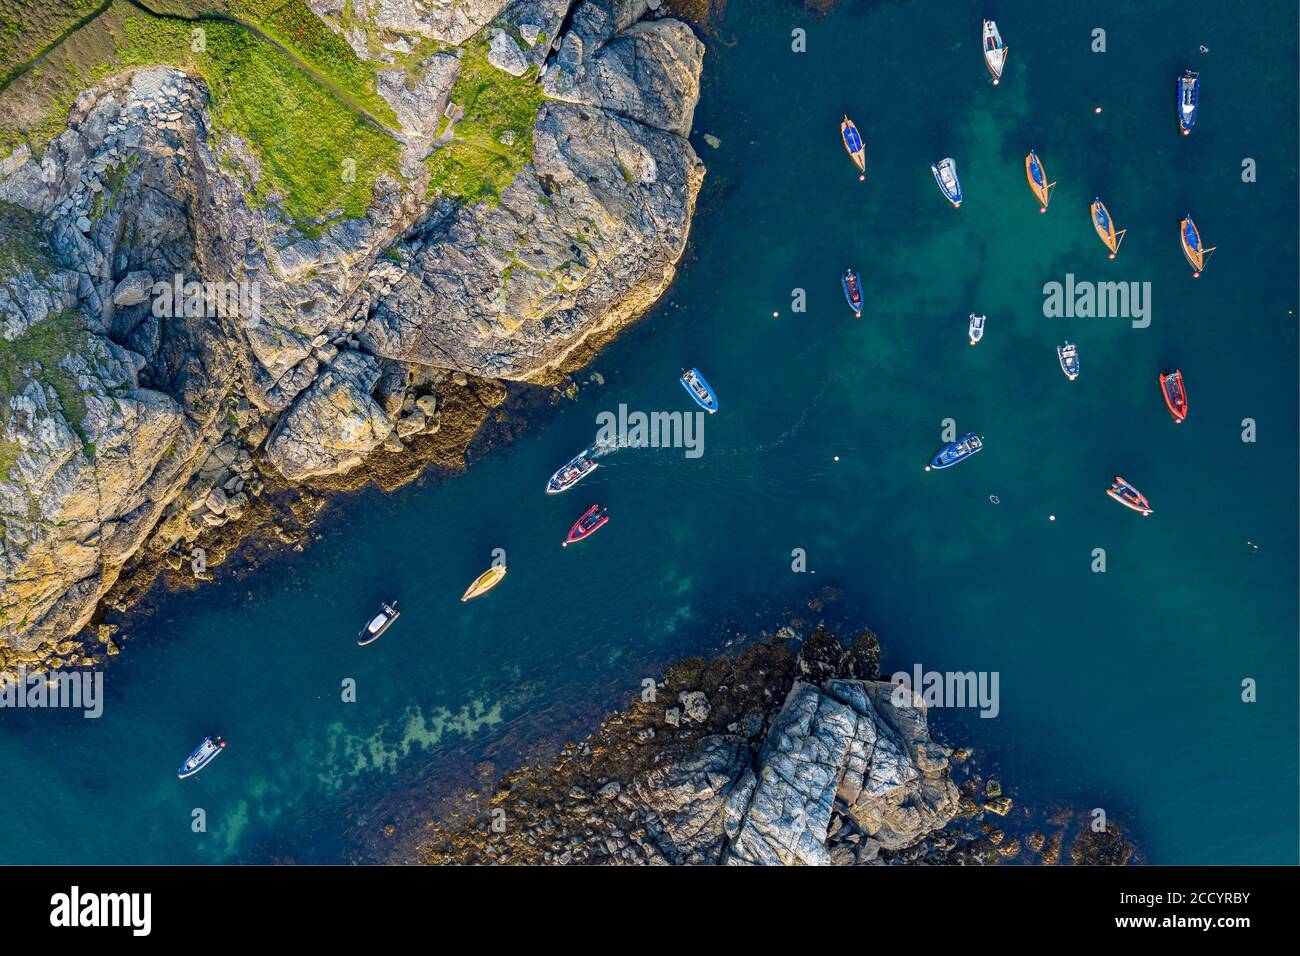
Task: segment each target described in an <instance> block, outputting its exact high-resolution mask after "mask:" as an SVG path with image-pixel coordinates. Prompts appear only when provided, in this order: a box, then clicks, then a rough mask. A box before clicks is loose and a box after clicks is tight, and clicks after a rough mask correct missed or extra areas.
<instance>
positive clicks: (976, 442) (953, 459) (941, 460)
mask: <svg viewBox="0 0 1300 956" xmlns="http://www.w3.org/2000/svg"><path fill="white" fill-rule="evenodd" d="M983 448H984V439H982V438H980V436H979V435H976V434H975V433H974V432H967V433H966V434H965V435H962V436H961V438H958V439H957V440H956V441H950V442H948V444H946V445H944V446H943V447H942V448H940V449H939V452H938V454H936V455H935V456H934V457H933V458H931V459H930V464H929V466H928V467H927V468H926V469H925V470H926V471H929V470H930V469H931V468H951V467H952V466H953V465H955V464H957V462H959V461H965V460H966V459H967V458H969V457H970V456H971V455H974V454H975V453H976V452H978V451H981V450H982V449H983Z"/></svg>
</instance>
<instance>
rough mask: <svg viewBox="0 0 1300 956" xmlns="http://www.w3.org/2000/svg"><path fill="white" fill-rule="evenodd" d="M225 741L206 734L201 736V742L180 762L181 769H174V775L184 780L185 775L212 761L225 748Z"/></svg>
mask: <svg viewBox="0 0 1300 956" xmlns="http://www.w3.org/2000/svg"><path fill="white" fill-rule="evenodd" d="M225 746H226V742H225V741H224V740H222V739H221V738H220V737H216V736H213V735H212V734H208V735H207V736H206V737H204V738H203V742H202V743H200V744H199V745H198V746H197V747H195V748H194V752H193V753H192V754H190V755H189V756H188V757H186V758H185V762H184V763H183V764H181V769H180V770H178V771H176V776H178V777H180V778H181V779H182V780H184V779H185V778H186V777H192V776H194V775H195V774H196V773H198V772H199V771H200V770H202V769H203V768H204V767H206V766H207V765H208V764H210V763H212V761H214V760H216V759H217V756H218V755H219V754H220V753H221V751H222V750H223V749H225Z"/></svg>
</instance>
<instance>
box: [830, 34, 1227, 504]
mask: <svg viewBox="0 0 1300 956" xmlns="http://www.w3.org/2000/svg"><path fill="white" fill-rule="evenodd" d="M982 49H983V54H984V63H985V66H986V67H987V68H988V71H989V73H990V75H991V76H992V77H993V85H994V86H997V85H998V84H999V83H1001V81H1002V74H1003V71H1004V69H1005V68H1006V60H1007V46H1006V44H1005V43H1004V42H1003V40H1002V35H1001V33H1000V32H999V30H998V26H997V23H996V22H994V21H993V20H985V21H984V22H983V41H982ZM1177 94H1178V109H1177V117H1178V125H1179V128H1180V129H1181V131H1182V133H1183V135H1184V136H1186V135H1188V134H1190V133H1191V131H1192V127H1193V126H1195V125H1196V120H1197V114H1198V111H1199V105H1200V74H1199V73H1196V72H1194V71H1192V70H1187V71H1185V72H1184V73H1183V74H1182V75H1181V76H1179V77H1178V84H1177ZM1097 112H1101V108H1100V107H1098V108H1097ZM840 138H841V140H842V142H843V145H844V149H845V151H846V152H848V154H849V157H850V158H851V159H852V160H853V163H854V165H855V166H856V167H857V168H858V170H859V172H860V173H861V175H859V177H858V178H859V180H865V179H866V175H865V174H866V171H867V170H866V143H865V140H864V139H863V137H862V134H861V131H860V130H859V129H858V127H857V125H856V124H855V123H854V122H853V120H851V119H850V118H849V117H848V115H847V114H845V116H844V119H843V120H842V121H841V123H840ZM930 171H931V173H932V174H933V176H934V180H935V183H936V184H937V185H938V187H939V191H940V192H941V193H942V194H943V196H944V198H945V199H947V200H948V202H949V203H951V204H952V207H953V208H954V209H957V208H960V206H961V204H962V199H963V192H962V186H961V180H960V179H959V178H958V176H957V163H956V161H955V160H953V159H952V158H951V157H945V158H944V159H941V160H939V161H938V162H937V163H932V164H931V165H930ZM1025 180H1026V182H1028V184H1029V189H1030V192H1031V193H1032V194H1033V196H1034V198H1035V200H1037V202H1038V204H1039V209H1038V211H1039V212H1040V213H1046V212H1047V209H1048V206H1049V205H1050V204H1051V198H1052V190H1053V189H1054V188H1055V187H1056V183H1055V182H1054V181H1051V180H1049V179H1048V176H1047V170H1046V167H1045V166H1044V164H1043V160H1042V158H1041V157H1040V156H1039V155H1038V152H1037V151H1036V150H1034V149H1030V150H1029V153H1028V155H1026V156H1025ZM1089 216H1090V218H1091V221H1092V225H1093V228H1094V229H1095V230H1096V233H1097V236H1098V238H1100V239H1101V241H1102V244H1103V245H1105V247H1106V249H1107V252H1108V257H1109V258H1110V259H1114V258H1115V257H1116V255H1117V254H1118V253H1119V249H1120V245H1121V243H1123V241H1124V236H1125V234H1126V233H1127V232H1128V230H1127V229H1119V228H1117V227H1116V225H1115V221H1114V219H1113V218H1112V217H1111V214H1110V210H1108V209H1107V208H1106V204H1105V203H1104V202H1102V200H1101V198H1100V197H1095V198H1094V199H1093V201H1092V204H1091V206H1090V208H1089ZM1178 239H1179V244H1180V246H1181V248H1182V251H1183V256H1184V257H1185V258H1186V259H1187V263H1188V265H1190V266H1191V267H1192V277H1193V278H1199V277H1200V275H1201V272H1202V271H1203V270H1204V268H1205V263H1206V261H1207V260H1208V259H1209V256H1210V254H1211V253H1213V252H1214V249H1215V247H1214V246H1206V245H1205V244H1204V243H1203V242H1202V240H1201V234H1200V230H1199V229H1198V228H1197V226H1196V222H1195V221H1194V220H1193V218H1192V215H1191V213H1187V214H1185V215H1184V217H1183V219H1182V221H1181V222H1180V223H1179V230H1178ZM840 281H841V284H842V285H843V287H844V297H845V299H846V300H847V301H848V304H849V307H850V308H851V309H852V310H853V313H854V315H856V316H859V317H860V316H861V315H862V311H863V301H862V280H861V276H860V275H859V274H858V273H857V272H856V271H854V270H853V269H852V268H849V269H847V270H846V271H845V273H844V275H843V276H842V277H841V280H840ZM986 323H987V316H985V315H979V314H976V313H974V312H972V313H971V315H970V325H969V328H968V334H969V336H970V344H971V345H976V344H978V343H979V342H980V341H981V340H982V339H983V338H984V332H985V326H986ZM1056 354H1057V359H1058V361H1059V362H1060V366H1061V371H1062V372H1063V373H1065V376H1066V378H1068V379H1069V380H1070V381H1074V380H1075V379H1077V378H1078V377H1079V369H1080V363H1079V348H1078V346H1077V345H1076V344H1074V343H1073V342H1069V341H1067V342H1065V343H1064V344H1062V345H1059V346H1057V349H1056ZM1159 381H1160V389H1161V392H1162V394H1163V396H1164V400H1165V405H1166V406H1167V407H1168V409H1169V413H1170V414H1171V415H1172V416H1173V418H1174V421H1175V422H1178V423H1181V422H1182V421H1183V420H1184V419H1185V418H1186V417H1187V407H1188V406H1187V392H1186V389H1185V386H1184V384H1183V377H1182V372H1181V371H1180V370H1178V369H1172V370H1168V371H1165V372H1162V373H1161V374H1160V379H1159ZM983 447H984V444H983V439H982V438H981V437H980V436H978V435H976V434H975V433H974V432H970V433H968V434H966V435H963V436H962V437H961V438H958V439H956V440H955V441H951V442H948V443H947V444H946V445H944V446H943V448H941V449H940V450H939V451H938V453H936V454H935V456H934V457H933V458H932V459H931V461H930V464H929V465H927V466H926V469H925V470H926V471H930V470H932V469H943V468H949V467H951V466H953V465H955V464H957V463H958V462H961V461H965V460H966V459H967V458H969V457H971V456H972V455H974V454H976V453H977V452H979V451H981V450H983ZM1106 493H1107V494H1108V495H1109V496H1110V497H1111V498H1113V499H1115V500H1116V501H1119V502H1120V503H1121V504H1123V505H1125V506H1127V507H1129V508H1132V509H1133V510H1135V511H1139V512H1141V513H1142V514H1143V515H1150V514H1151V507H1150V504H1149V502H1148V501H1147V499H1146V498H1145V497H1144V496H1143V495H1142V494H1141V493H1140V492H1138V490H1137V489H1136V488H1134V487H1133V485H1131V484H1130V483H1129V482H1127V481H1126V480H1124V479H1123V478H1120V477H1117V478H1115V480H1114V482H1112V484H1111V487H1110V488H1109V489H1107V492H1106Z"/></svg>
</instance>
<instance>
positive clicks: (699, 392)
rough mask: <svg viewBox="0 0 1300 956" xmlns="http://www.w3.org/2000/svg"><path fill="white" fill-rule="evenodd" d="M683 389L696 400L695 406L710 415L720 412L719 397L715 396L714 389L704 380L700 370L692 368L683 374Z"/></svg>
mask: <svg viewBox="0 0 1300 956" xmlns="http://www.w3.org/2000/svg"><path fill="white" fill-rule="evenodd" d="M682 388H684V389H686V391H688V392H690V393H691V398H693V399H695V404H697V405H699V406H700V408H702V409H704V410H705V411H706V412H708V413H709V414H710V415H712V414H713V413H714V412H716V411H717V410H718V396H717V395H714V394H713V389H712V388H710V387H709V383H708V382H706V381H705V380H704V376H703V375H701V374H700V370H699V369H697V368H692V369H688V370H686V371H684V372H682Z"/></svg>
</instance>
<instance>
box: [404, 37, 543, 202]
mask: <svg viewBox="0 0 1300 956" xmlns="http://www.w3.org/2000/svg"><path fill="white" fill-rule="evenodd" d="M487 51H488V44H487V40H486V39H485V38H483V37H479V38H478V39H476V40H473V41H471V42H469V43H467V44H466V45H465V46H464V47H462V55H461V61H460V62H461V65H460V75H459V76H458V77H457V79H456V83H455V85H454V86H453V87H452V90H451V102H452V103H455V104H456V105H457V106H459V107H460V108H461V109H463V110H464V111H465V115H464V117H463V118H462V119H461V120H459V121H458V122H457V123H456V128H455V131H454V135H455V139H454V140H453V141H452V142H451V143H449V144H447V145H446V146H443V147H442V148H441V149H439V150H437V151H436V152H434V153H433V155H431V156H430V157H429V158H428V159H427V160H426V161H425V162H426V164H427V165H428V168H429V172H430V174H431V177H432V178H431V182H430V189H436V188H440V189H441V190H442V191H443V192H444V193H445V194H448V195H451V196H455V197H457V198H461V199H465V200H468V201H470V202H474V201H478V200H486V201H487V202H489V203H495V202H497V201H498V200H499V199H500V197H501V191H502V190H503V189H505V188H506V186H508V185H510V181H511V180H512V179H514V177H515V174H516V173H517V172H519V170H520V169H522V168H523V167H524V166H525V165H527V164H528V163H529V161H530V160H531V159H532V150H533V135H532V131H533V123H534V122H535V121H536V119H537V111H538V110H539V109H540V108H541V106H542V101H543V99H544V96H543V95H542V88H541V86H540V84H539V83H538V82H537V71H536V70H535V69H533V68H531V67H530V68H529V70H528V72H527V73H525V74H524V75H523V76H520V77H514V76H511V75H510V74H508V73H505V72H503V71H501V70H498V69H497V68H496V67H494V66H493V65H492V64H491V63H489V62H488V59H487ZM503 138H504V139H506V140H507V141H508V142H505V143H503V142H502V139H503Z"/></svg>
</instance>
